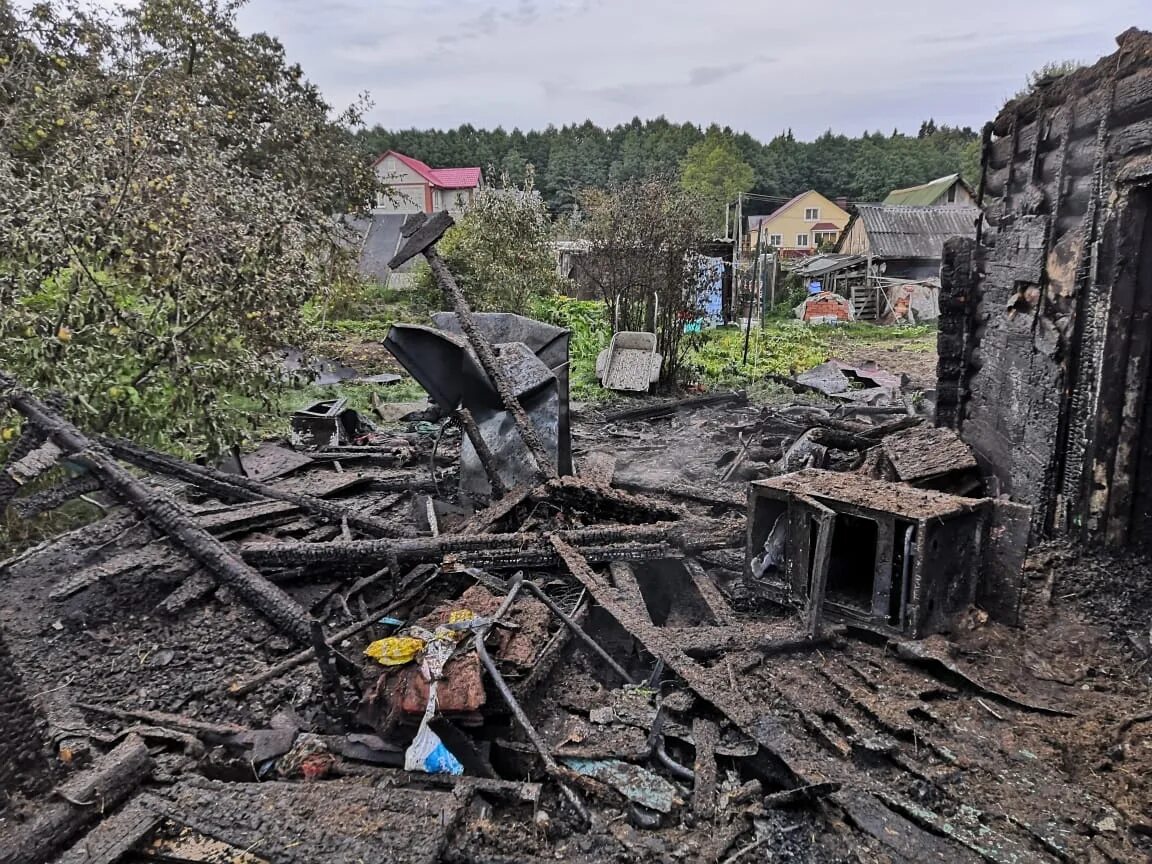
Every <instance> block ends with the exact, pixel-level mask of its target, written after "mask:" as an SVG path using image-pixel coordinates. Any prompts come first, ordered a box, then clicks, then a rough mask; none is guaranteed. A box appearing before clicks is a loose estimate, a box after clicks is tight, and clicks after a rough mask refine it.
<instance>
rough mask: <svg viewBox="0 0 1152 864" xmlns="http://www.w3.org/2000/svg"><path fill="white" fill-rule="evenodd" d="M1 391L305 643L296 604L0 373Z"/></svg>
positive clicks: (304, 617) (304, 618) (304, 616)
mask: <svg viewBox="0 0 1152 864" xmlns="http://www.w3.org/2000/svg"><path fill="white" fill-rule="evenodd" d="M0 390H7V391H9V392H10V393H11V398H12V405H13V407H14V408H16V410H17V411H19V412H20V413H21V414H23V415H24V416H25V417H26V418H28V420H30V421H31V422H32V423H34V424H36V425H37V426H38V427H39V428H40V429H41V430H42V431H43V432H44V433H45V434H46V435H47V436H48V437H49V438H50V439H52V440H53V441H54V442H55V443H56V444H57V445H58V446H59V447H60V449H61V450H63V451H64V452H65V453H67V454H68V456H69V458H70V459H71V460H72V461H75V462H78V463H80V464H82V465H85V466H87V468H88V469H89V470H90V471H91V472H92V473H93V474H95V475H96V476H97V477H99V478H100V480H101V482H102V483H103V484H104V487H105V488H106V489H107V490H108V491H109V492H111V493H112V494H114V495H116V497H118V498H120V499H121V500H123V501H125V502H127V503H128V504H130V505H131V506H132V507H133V509H135V510H136V511H137V512H138V513H139V514H140V515H141V516H143V517H144V518H145V519H147V520H148V521H149V522H151V523H152V525H154V526H155V527H156V528H158V529H159V530H160V531H162V532H163V533H164V534H166V535H167V536H168V537H170V538H171V539H172V541H173V542H175V543H177V544H178V545H180V546H181V547H182V548H183V549H184V550H185V551H187V552H188V554H189V555H191V556H192V557H193V558H195V559H196V560H197V561H199V562H200V563H201V564H202V565H204V567H205V568H206V569H208V570H209V572H211V573H212V574H213V575H214V576H215V577H216V578H217V579H219V580H220V581H221V582H223V583H225V584H226V585H228V586H229V587H231V588H233V589H235V591H236V593H237V594H239V595H240V596H241V597H242V598H243V599H244V601H245V602H247V603H248V604H249V605H250V606H252V608H254V609H256V610H257V611H259V612H261V613H262V614H264V615H265V616H266V617H267V618H268V620H269V621H271V622H272V623H273V624H275V625H276V626H278V627H280V628H281V629H283V630H284V631H285V632H286V633H288V634H290V635H292V636H293V637H295V638H297V639H299V640H300V641H301V642H307V641H308V638H309V623H308V621H309V618H308V613H307V612H306V611H305V610H304V609H303V608H302V607H301V606H300V604H298V603H297V602H296V601H295V600H293V599H292V598H291V597H289V596H288V595H287V594H285V593H284V592H283V591H282V590H281V589H280V588H277V587H276V586H275V585H273V584H272V583H271V582H269V581H268V580H267V579H265V578H264V577H263V576H262V575H261V574H260V573H258V572H257V571H256V570H253V569H252V568H251V567H249V566H248V565H247V564H245V563H244V562H243V561H242V560H241V559H239V558H238V557H236V556H235V555H234V554H233V553H232V552H231V551H229V550H228V549H227V548H226V547H225V546H224V545H223V544H222V543H221V542H220V541H219V540H217V539H216V538H215V537H213V536H212V535H211V534H209V533H208V532H207V531H205V530H204V529H203V528H200V527H199V526H198V525H196V523H195V522H193V521H192V520H191V519H189V518H188V516H187V515H186V514H185V513H183V512H182V511H181V510H180V508H179V507H178V506H176V502H175V501H173V500H172V498H171V497H169V496H168V495H166V494H164V493H163V492H160V491H159V490H157V489H153V488H150V487H148V486H146V485H145V484H143V483H141V482H140V481H139V480H137V479H136V478H135V477H133V476H132V475H131V474H129V473H128V472H127V471H125V470H124V469H123V468H122V467H120V465H118V464H117V463H116V461H115V460H114V459H112V457H111V456H109V455H108V454H107V453H106V452H104V451H103V450H102V449H100V448H99V447H97V446H96V445H95V444H94V443H93V442H92V441H90V440H88V438H87V437H86V436H85V435H84V434H83V433H82V432H81V431H80V430H79V429H77V428H76V427H75V426H73V425H72V424H71V423H69V422H68V421H67V420H65V419H64V418H63V417H60V416H59V415H57V414H55V413H54V412H52V411H51V410H49V408H48V407H47V406H45V405H44V404H43V403H42V402H41V401H40V400H39V399H37V398H36V397H34V396H32V395H31V394H29V393H26V392H24V391H23V390H21V389H20V388H19V386H18V385H17V383H16V381H15V379H13V378H11V377H9V376H7V375H5V374H4V373H0Z"/></svg>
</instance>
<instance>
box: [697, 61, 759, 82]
mask: <svg viewBox="0 0 1152 864" xmlns="http://www.w3.org/2000/svg"><path fill="white" fill-rule="evenodd" d="M747 68H748V64H747V63H729V64H727V65H725V66H697V67H696V68H695V69H693V70H692V71H690V72H689V73H688V84H689V86H691V87H707V86H708V85H709V84H715V83H716V82H717V81H723V80H724V79H725V78H731V77H732V76H733V75H739V74H740V73H741V72H743V71H744V70H745V69H747Z"/></svg>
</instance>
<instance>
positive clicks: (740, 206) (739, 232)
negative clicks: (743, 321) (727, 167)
mask: <svg viewBox="0 0 1152 864" xmlns="http://www.w3.org/2000/svg"><path fill="white" fill-rule="evenodd" d="M735 227H736V230H735V232H734V233H735V234H736V240H735V242H734V243H733V245H732V317H733V318H735V319H736V320H737V321H739V320H740V305H739V304H740V299H739V298H740V244H741V242H742V241H743V239H744V193H743V192H740V193H738V194H737V195H736V226H735Z"/></svg>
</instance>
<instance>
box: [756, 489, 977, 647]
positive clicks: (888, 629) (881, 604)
mask: <svg viewBox="0 0 1152 864" xmlns="http://www.w3.org/2000/svg"><path fill="white" fill-rule="evenodd" d="M990 509H991V501H990V500H989V499H985V498H979V499H976V498H961V497H958V496H955V495H947V494H944V493H942V492H933V491H929V490H925V489H918V488H915V487H912V486H907V485H904V484H901V483H888V482H885V481H882V480H873V479H871V478H867V477H861V476H858V475H855V474H845V473H840V472H832V471H816V470H805V471H798V472H796V473H794V474H787V475H785V476H783V477H777V478H774V479H771V480H761V481H757V482H754V483H752V484H751V486H750V488H749V492H748V559H747V563H746V578H747V579H748V580H749V582H750V587H751V588H752V589H753V590H754V591H755V592H757V593H759V594H761V595H763V596H766V597H768V598H769V599H772V600H775V601H777V602H779V603H782V604H784V605H788V606H794V607H796V608H799V609H806V610H809V613H810V614H812V609H811V603H810V600H811V598H812V593H813V586H816V609H815V613H814V614H815V615H816V616H823V617H826V618H831V619H835V620H840V621H845V622H850V623H854V624H859V625H862V626H864V627H867V628H869V629H872V630H876V631H879V632H883V633H886V634H890V635H901V636H907V637H912V638H919V637H921V636H927V635H929V634H931V633H936V632H939V631H941V630H946V629H948V626H949V624H950V622H951V619H952V618H953V616H955V615H956V614H957V613H959V612H962V611H963V610H965V609H966V608H968V607H969V606H970V605H971V604H972V603H973V602H975V600H976V594H977V588H978V582H979V579H980V570H981V561H982V554H983V546H984V537H985V529H986V520H987V518H988V514H989V512H990ZM825 531H826V532H827V536H824V537H822V536H821V532H825ZM821 589H822V591H821ZM821 593H822V595H823V596H822V597H821Z"/></svg>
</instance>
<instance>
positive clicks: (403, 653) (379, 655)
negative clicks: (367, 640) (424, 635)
mask: <svg viewBox="0 0 1152 864" xmlns="http://www.w3.org/2000/svg"><path fill="white" fill-rule="evenodd" d="M424 645H425V642H424V640H423V639H419V638H417V637H415V636H389V637H388V638H387V639H377V640H376V641H375V642H373V643H372V644H371V645H369V646H368V647H367V648H365V649H364V654H365V655H366V656H368V657H371V658H373V659H374V660H375V661H376V662H377V663H379V664H380V665H381V666H403V665H404V664H405V663H411V662H412V661H413V660H415V659H416V655H417V654H419V653H420V652H421V651H423V650H424Z"/></svg>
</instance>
